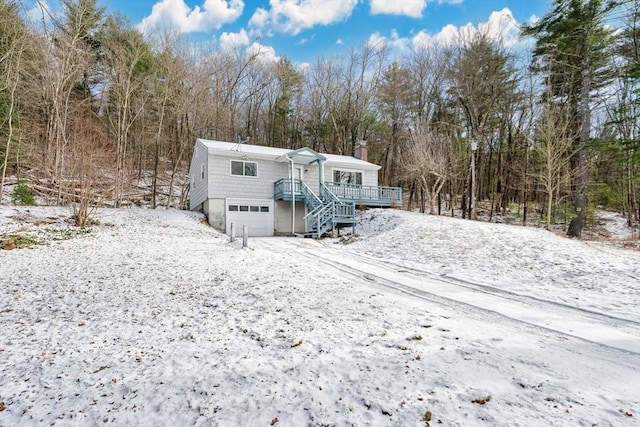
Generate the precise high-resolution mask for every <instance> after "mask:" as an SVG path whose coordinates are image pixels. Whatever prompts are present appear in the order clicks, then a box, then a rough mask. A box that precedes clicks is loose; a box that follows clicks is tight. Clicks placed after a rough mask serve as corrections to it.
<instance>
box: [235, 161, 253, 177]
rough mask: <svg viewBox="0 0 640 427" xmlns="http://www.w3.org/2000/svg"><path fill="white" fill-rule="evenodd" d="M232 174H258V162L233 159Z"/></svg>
mask: <svg viewBox="0 0 640 427" xmlns="http://www.w3.org/2000/svg"><path fill="white" fill-rule="evenodd" d="M231 175H236V176H254V177H257V176H258V163H256V162H248V161H246V160H231Z"/></svg>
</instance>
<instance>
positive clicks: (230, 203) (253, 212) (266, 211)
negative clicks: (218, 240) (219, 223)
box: [225, 199, 273, 237]
mask: <svg viewBox="0 0 640 427" xmlns="http://www.w3.org/2000/svg"><path fill="white" fill-rule="evenodd" d="M225 210H226V228H227V234H229V235H230V234H231V223H232V222H233V223H234V224H235V228H236V237H241V236H242V226H243V225H246V226H248V227H249V236H256V237H258V236H273V200H269V199H265V200H251V199H227V206H226V209H225Z"/></svg>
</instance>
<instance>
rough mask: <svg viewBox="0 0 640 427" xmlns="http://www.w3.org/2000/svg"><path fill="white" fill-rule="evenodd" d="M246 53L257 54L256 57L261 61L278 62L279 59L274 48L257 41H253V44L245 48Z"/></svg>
mask: <svg viewBox="0 0 640 427" xmlns="http://www.w3.org/2000/svg"><path fill="white" fill-rule="evenodd" d="M247 53H249V54H250V55H252V54H258V55H259V56H258V59H259V60H260V61H262V62H278V61H279V60H280V57H279V56H278V55H276V50H275V49H274V48H273V47H271V46H266V45H263V44H260V43H258V42H253V44H252V45H251V46H249V47H248V48H247Z"/></svg>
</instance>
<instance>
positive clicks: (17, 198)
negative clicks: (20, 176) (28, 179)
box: [13, 182, 36, 206]
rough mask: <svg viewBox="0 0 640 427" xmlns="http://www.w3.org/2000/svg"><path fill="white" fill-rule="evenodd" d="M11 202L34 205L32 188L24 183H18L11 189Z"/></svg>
mask: <svg viewBox="0 0 640 427" xmlns="http://www.w3.org/2000/svg"><path fill="white" fill-rule="evenodd" d="M13 203H15V204H16V205H24V206H34V205H35V204H36V200H35V199H34V198H33V189H32V188H31V187H29V186H28V185H27V184H25V183H22V182H21V183H19V184H18V185H17V186H16V188H15V189H14V190H13Z"/></svg>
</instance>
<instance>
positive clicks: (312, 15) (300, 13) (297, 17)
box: [249, 0, 358, 35]
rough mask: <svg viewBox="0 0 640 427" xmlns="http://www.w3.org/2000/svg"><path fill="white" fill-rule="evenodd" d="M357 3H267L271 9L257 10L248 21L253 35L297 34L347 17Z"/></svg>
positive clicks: (277, 0) (293, 0) (273, 0)
mask: <svg viewBox="0 0 640 427" xmlns="http://www.w3.org/2000/svg"><path fill="white" fill-rule="evenodd" d="M357 3H358V0H270V5H271V9H270V10H269V11H265V10H264V9H260V8H259V9H257V10H256V12H255V13H254V15H253V16H252V17H251V20H250V21H249V22H250V26H251V29H252V31H253V32H256V33H262V32H263V31H264V30H265V29H267V27H271V28H272V29H273V30H274V31H277V32H279V33H286V34H291V35H296V34H298V33H300V31H302V30H304V29H307V28H312V27H314V26H316V25H330V24H334V23H336V22H340V21H342V20H344V19H346V18H348V17H349V16H351V12H352V11H353V8H354V7H355V6H356V4H357ZM265 13H266V14H267V15H265Z"/></svg>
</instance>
